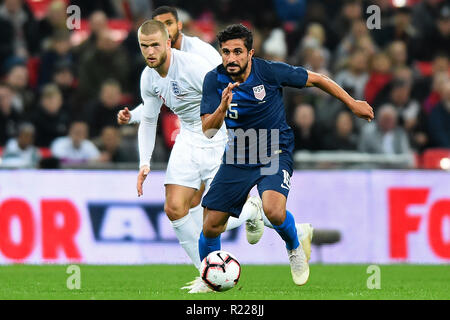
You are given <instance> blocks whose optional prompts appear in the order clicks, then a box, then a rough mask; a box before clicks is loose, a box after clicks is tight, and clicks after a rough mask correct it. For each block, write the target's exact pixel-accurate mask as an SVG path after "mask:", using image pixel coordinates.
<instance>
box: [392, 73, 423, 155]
mask: <svg viewBox="0 0 450 320" xmlns="http://www.w3.org/2000/svg"><path fill="white" fill-rule="evenodd" d="M411 90H412V84H411V82H410V81H407V80H400V79H398V80H395V81H393V83H392V87H391V92H390V97H389V99H388V100H387V101H386V102H385V103H388V104H390V105H392V106H394V107H395V108H396V109H397V112H398V122H399V125H400V126H402V127H403V128H404V129H405V131H406V133H407V135H408V138H409V142H410V145H411V147H412V148H413V149H415V150H417V151H422V150H423V149H424V148H425V147H426V146H427V144H428V136H427V133H426V131H427V129H426V126H427V124H426V115H425V114H424V112H423V110H422V108H421V107H420V104H419V102H418V101H417V100H415V99H413V98H412V97H411Z"/></svg>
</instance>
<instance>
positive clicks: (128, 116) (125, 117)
mask: <svg viewBox="0 0 450 320" xmlns="http://www.w3.org/2000/svg"><path fill="white" fill-rule="evenodd" d="M141 112H142V104H141V105H139V106H137V107H136V108H134V109H133V110H131V111H130V110H129V109H128V107H125V108H123V109H122V110H120V111H119V113H118V114H117V123H118V124H120V125H124V124H132V123H139V122H141Z"/></svg>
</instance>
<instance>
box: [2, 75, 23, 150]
mask: <svg viewBox="0 0 450 320" xmlns="http://www.w3.org/2000/svg"><path fill="white" fill-rule="evenodd" d="M12 100H13V91H12V90H11V88H10V87H9V86H8V85H7V84H5V83H0V146H4V145H5V143H6V142H7V141H8V139H10V138H13V137H15V136H16V133H17V128H18V125H19V121H20V120H21V116H20V113H19V112H18V111H17V110H16V109H15V108H13V102H12Z"/></svg>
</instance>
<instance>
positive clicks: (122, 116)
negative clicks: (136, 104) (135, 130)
mask: <svg viewBox="0 0 450 320" xmlns="http://www.w3.org/2000/svg"><path fill="white" fill-rule="evenodd" d="M130 119H131V112H130V110H128V108H127V107H125V108H124V109H122V110H120V111H119V113H118V114H117V123H118V124H128V123H129V122H130Z"/></svg>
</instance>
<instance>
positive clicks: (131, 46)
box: [121, 16, 146, 105]
mask: <svg viewBox="0 0 450 320" xmlns="http://www.w3.org/2000/svg"><path fill="white" fill-rule="evenodd" d="M145 20H146V18H145V17H144V16H138V17H135V18H134V19H133V27H132V28H131V30H130V32H129V33H128V36H127V37H126V38H125V40H123V42H122V44H121V46H122V48H124V50H125V52H126V53H127V56H128V61H129V83H130V84H131V92H130V93H131V94H132V95H133V97H134V101H133V104H136V105H137V104H139V103H140V101H141V100H140V88H139V82H140V79H141V73H142V70H143V69H144V68H145V67H146V64H145V61H144V59H142V53H141V49H140V47H139V41H138V37H137V31H138V29H139V27H140V26H141V24H142V23H143V22H144V21H145Z"/></svg>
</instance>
